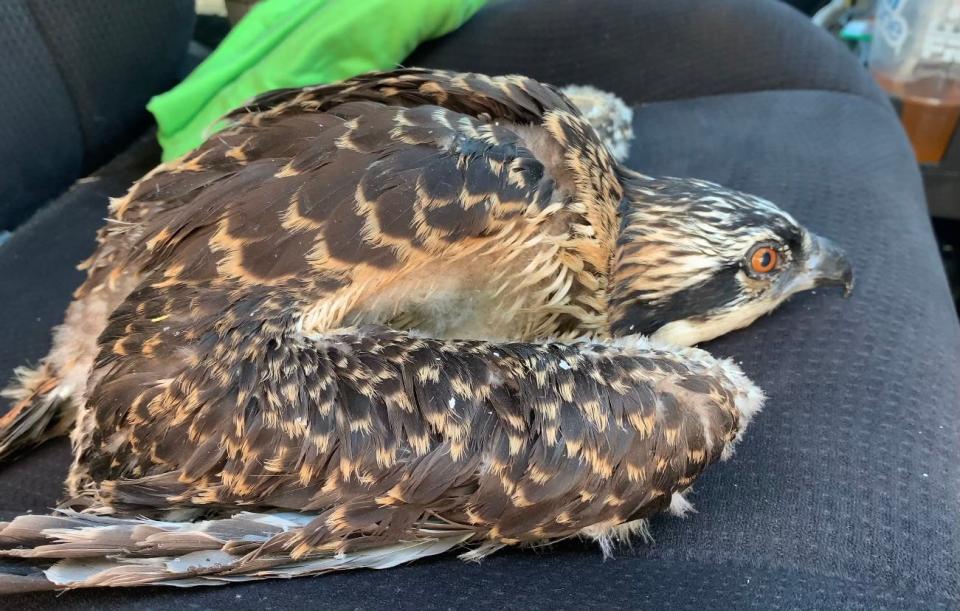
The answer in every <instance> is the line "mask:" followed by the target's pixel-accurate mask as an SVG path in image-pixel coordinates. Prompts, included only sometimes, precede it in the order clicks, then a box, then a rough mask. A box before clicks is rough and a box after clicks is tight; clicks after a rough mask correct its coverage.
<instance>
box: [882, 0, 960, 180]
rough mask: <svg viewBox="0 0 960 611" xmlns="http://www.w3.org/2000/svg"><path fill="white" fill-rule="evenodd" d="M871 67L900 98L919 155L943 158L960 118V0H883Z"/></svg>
mask: <svg viewBox="0 0 960 611" xmlns="http://www.w3.org/2000/svg"><path fill="white" fill-rule="evenodd" d="M870 70H871V71H872V72H873V75H874V77H875V78H876V79H877V81H878V82H879V83H880V85H881V86H882V87H883V88H884V89H886V90H887V92H889V93H890V94H892V95H894V96H896V97H897V98H899V99H900V101H901V104H902V109H901V115H900V118H901V121H902V122H903V126H904V128H905V129H906V131H907V135H908V136H909V137H910V141H911V142H912V143H913V148H914V151H915V152H916V154H917V160H918V161H920V162H921V163H937V162H939V161H940V159H941V158H942V157H943V154H944V152H946V149H947V145H948V144H949V142H950V137H951V135H952V134H953V131H954V129H956V126H957V120H958V119H960V0H880V1H879V2H878V4H877V13H876V23H875V26H874V35H873V43H872V47H871V50H870Z"/></svg>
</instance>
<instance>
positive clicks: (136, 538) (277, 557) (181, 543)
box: [0, 510, 474, 593]
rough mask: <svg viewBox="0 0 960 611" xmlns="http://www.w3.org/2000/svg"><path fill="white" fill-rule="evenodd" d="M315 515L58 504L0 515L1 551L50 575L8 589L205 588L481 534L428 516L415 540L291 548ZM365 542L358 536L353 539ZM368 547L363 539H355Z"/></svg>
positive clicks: (382, 563)
mask: <svg viewBox="0 0 960 611" xmlns="http://www.w3.org/2000/svg"><path fill="white" fill-rule="evenodd" d="M315 517H316V515H315V514H314V515H310V514H298V513H240V514H237V515H235V516H233V517H230V518H224V519H216V520H206V521H201V522H166V521H159V520H149V519H145V518H115V517H110V516H98V515H92V514H86V513H78V512H75V511H71V510H59V511H58V512H57V513H55V514H53V515H24V516H18V517H17V518H15V519H14V520H12V521H11V522H9V523H0V556H5V557H8V558H17V559H20V560H23V561H28V562H30V563H31V565H34V566H35V565H37V564H39V565H40V566H41V569H42V573H34V574H29V575H15V574H11V573H0V593H2V592H22V591H27V590H45V589H73V588H88V587H124V586H140V585H171V586H180V587H188V586H199V585H222V584H226V583H231V582H236V581H250V580H259V579H273V578H291V577H301V576H306V575H317V574H321V573H328V572H331V571H344V570H352V569H359V568H368V569H386V568H391V567H394V566H397V565H399V564H404V563H407V562H411V561H413V560H416V559H418V558H424V557H427V556H433V555H436V554H441V553H444V552H446V551H449V550H451V549H453V548H455V547H458V546H460V545H461V544H463V543H466V542H467V541H468V540H469V539H470V538H471V537H472V536H473V535H474V533H473V532H472V531H467V530H464V529H463V528H458V527H455V526H451V525H448V524H441V523H436V524H425V525H423V526H422V527H421V528H420V529H419V530H418V531H417V532H416V533H415V534H414V535H413V536H411V538H410V540H408V541H400V542H395V543H392V544H389V545H382V546H377V547H370V548H368V549H357V550H356V551H347V552H336V551H328V552H317V553H313V554H310V555H307V556H304V557H301V558H295V557H294V554H293V551H292V549H290V547H291V546H283V545H272V544H273V543H275V542H276V541H278V540H287V541H290V540H294V539H295V538H296V537H295V536H294V537H291V535H296V534H298V533H299V532H300V531H302V530H303V529H304V528H305V527H306V526H307V525H308V524H309V523H310V521H311V520H312V519H313V518H315ZM354 542H356V540H354ZM356 547H358V548H361V547H362V545H359V546H356Z"/></svg>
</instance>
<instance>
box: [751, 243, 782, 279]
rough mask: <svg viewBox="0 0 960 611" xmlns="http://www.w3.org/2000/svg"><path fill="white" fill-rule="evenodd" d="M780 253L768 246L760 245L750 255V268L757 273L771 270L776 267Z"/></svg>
mask: <svg viewBox="0 0 960 611" xmlns="http://www.w3.org/2000/svg"><path fill="white" fill-rule="evenodd" d="M779 259H780V253H778V252H777V250H776V249H775V248H771V247H770V246H760V247H759V248H757V249H755V250H754V251H753V254H752V255H750V268H751V269H752V270H753V271H754V272H756V273H758V274H766V273H769V272H772V271H773V270H774V269H775V268H776V267H777V261H778V260H779Z"/></svg>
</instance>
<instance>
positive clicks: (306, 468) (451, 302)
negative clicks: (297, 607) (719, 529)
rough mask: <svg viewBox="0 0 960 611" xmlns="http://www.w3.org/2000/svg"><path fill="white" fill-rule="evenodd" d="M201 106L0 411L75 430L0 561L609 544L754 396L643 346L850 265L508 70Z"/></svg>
mask: <svg viewBox="0 0 960 611" xmlns="http://www.w3.org/2000/svg"><path fill="white" fill-rule="evenodd" d="M228 120H229V121H230V122H231V125H229V126H228V127H227V128H226V129H225V130H223V131H221V132H219V133H217V134H216V135H214V136H212V137H211V138H210V139H209V140H208V141H207V142H206V143H205V144H204V145H203V146H201V147H200V148H199V149H197V150H196V151H194V152H192V153H190V154H188V155H186V156H185V157H184V158H182V159H180V160H177V161H175V162H172V163H168V164H165V165H162V166H160V167H158V168H157V169H156V170H154V171H153V172H151V173H150V174H148V175H147V176H146V177H144V178H143V179H142V180H141V181H140V182H138V183H137V184H136V185H135V186H134V187H133V188H132V189H131V191H130V193H129V194H128V195H127V196H126V197H124V198H122V199H119V200H116V201H115V202H113V205H112V209H111V218H110V220H109V222H108V224H107V225H106V227H104V228H103V229H102V230H101V232H100V234H99V236H98V237H99V246H98V249H97V251H96V252H95V253H94V255H93V256H92V257H91V258H90V260H88V261H87V263H86V269H87V271H88V278H87V281H86V282H85V283H84V284H83V285H82V286H81V287H80V288H79V289H78V291H77V293H76V296H75V297H76V298H75V300H74V302H73V303H72V304H71V305H70V308H69V310H68V312H67V316H66V321H65V323H64V325H63V326H62V327H60V328H59V329H58V330H57V331H56V334H55V345H54V348H53V350H52V352H51V354H50V355H49V356H48V357H47V359H46V360H45V361H44V362H43V364H42V366H41V368H40V369H39V370H38V371H36V372H33V373H32V374H25V375H24V376H23V378H22V385H21V388H20V389H18V390H17V391H16V392H15V394H16V396H17V397H18V399H19V401H18V403H17V404H16V405H15V406H14V408H13V410H12V411H11V412H10V413H9V414H8V415H7V416H6V417H5V418H4V419H3V420H2V421H0V431H2V433H3V437H2V440H3V446H2V451H10V450H12V449H14V448H16V447H18V446H23V445H26V444H29V443H35V442H36V441H38V440H40V439H43V438H46V437H49V436H52V435H55V434H60V433H63V432H65V431H66V430H68V429H72V433H71V434H72V439H73V445H74V452H75V462H74V464H73V467H72V469H71V473H70V476H69V478H68V482H67V484H68V490H69V494H70V497H71V498H70V501H69V502H70V505H71V506H73V507H78V506H80V507H85V508H86V511H85V512H84V513H75V512H72V511H69V510H63V511H61V512H60V513H58V514H56V515H53V516H21V517H19V518H16V519H15V520H14V521H12V522H11V523H9V524H7V525H5V526H4V527H3V528H0V548H3V549H2V552H0V553H2V554H4V555H7V556H16V557H22V558H28V559H33V560H35V561H37V562H38V563H45V564H43V566H44V572H43V573H42V574H41V573H38V574H36V575H34V576H32V577H21V578H19V579H20V580H21V581H23V580H27V581H28V582H29V583H27V584H24V583H19V584H13V581H12V580H15V579H17V578H14V577H11V576H8V577H6V578H4V579H2V580H0V587H3V585H2V584H4V583H6V584H8V587H10V588H13V587H18V588H22V587H47V588H71V587H85V586H99V585H104V586H107V585H110V586H119V585H137V584H144V583H176V584H180V585H190V584H198V583H211V582H213V583H220V582H227V581H233V580H237V579H260V578H266V577H271V576H294V575H304V574H314V573H320V572H325V571H330V570H339V569H345V568H355V567H375V568H383V567H387V566H393V565H395V564H397V563H400V562H405V561H408V560H412V559H415V558H418V557H422V556H426V555H431V554H436V553H440V552H442V551H445V550H447V549H451V548H454V547H457V546H461V545H466V546H469V547H471V548H472V551H470V552H469V553H468V555H469V556H471V557H479V556H482V555H483V554H486V553H489V552H491V551H493V550H496V549H498V548H500V547H502V546H505V545H513V544H522V543H531V542H537V541H543V540H552V539H559V538H563V537H568V536H571V535H588V536H592V537H595V538H597V539H599V540H601V541H602V542H608V541H609V540H610V539H611V538H612V537H616V536H620V535H624V534H628V533H630V532H633V531H635V530H637V529H639V528H642V527H643V525H644V524H645V523H644V522H643V521H644V520H645V519H646V518H648V517H649V516H651V515H653V514H655V513H657V512H659V511H662V510H664V509H666V508H668V507H671V506H673V507H674V508H675V509H677V510H681V509H682V508H683V507H684V506H685V503H684V501H683V499H682V496H680V495H682V493H683V492H684V491H685V490H686V489H687V488H688V487H689V486H690V484H691V483H692V482H693V481H694V480H695V479H696V477H697V476H698V475H699V474H700V473H701V472H702V471H703V470H704V469H705V468H706V467H707V466H708V465H709V464H711V463H713V462H714V461H716V460H718V459H720V458H721V457H726V456H729V455H730V454H731V452H732V448H733V445H734V444H735V442H736V441H737V440H738V439H739V438H740V436H741V435H742V434H743V431H744V429H745V427H746V425H747V423H748V422H749V421H750V418H751V417H752V416H753V414H754V413H755V412H756V411H757V410H758V409H760V406H761V403H762V395H761V393H760V391H759V390H758V389H757V388H756V387H755V386H754V385H753V384H751V383H750V381H749V380H748V379H747V378H746V377H745V376H744V375H743V374H742V373H741V372H740V370H739V369H738V368H737V367H736V366H735V365H734V364H733V363H732V362H730V361H725V360H720V359H715V358H713V357H711V356H710V355H709V354H707V353H706V352H704V351H702V350H698V349H694V348H677V347H671V344H682V345H692V344H695V343H697V342H700V341H703V340H706V339H709V338H712V337H716V336H718V335H721V334H723V333H726V332H728V331H730V330H732V329H736V328H739V327H742V326H744V325H747V324H749V323H750V322H752V321H753V320H754V319H756V318H757V317H758V316H760V315H762V314H764V313H766V312H769V311H770V310H772V309H773V308H775V307H776V306H777V305H778V304H779V303H781V302H782V301H783V300H784V299H785V298H787V297H788V296H789V295H791V294H793V293H796V292H797V291H800V290H804V289H806V288H810V287H812V286H817V285H822V284H837V283H839V284H844V285H846V286H847V287H848V288H849V287H850V285H851V283H852V276H851V272H850V267H849V264H847V262H846V260H845V259H844V258H843V256H842V254H841V253H840V252H839V251H838V250H837V249H836V248H835V247H833V246H832V245H831V244H829V243H828V242H826V241H825V240H823V239H822V238H819V237H817V236H815V235H813V234H811V233H809V232H808V231H806V230H805V229H804V228H803V227H801V226H799V225H798V224H797V223H796V222H795V221H794V220H793V219H792V218H791V217H790V216H789V215H787V214H786V213H784V212H783V211H781V210H779V209H777V208H776V207H775V206H774V205H772V204H770V203H769V202H767V201H765V200H762V199H760V198H757V197H754V196H749V195H745V194H742V193H737V192H734V191H730V190H727V189H724V188H723V187H720V186H718V185H715V184H711V183H707V182H703V181H695V180H682V179H664V178H651V177H648V176H644V175H641V174H638V173H636V172H632V171H630V170H628V169H626V168H624V167H623V166H621V165H620V164H619V163H618V162H616V161H615V160H614V159H613V158H612V157H611V154H610V153H609V152H608V150H607V148H606V147H605V146H604V144H603V142H602V141H601V140H600V139H599V138H598V136H597V135H596V133H595V132H594V130H593V129H592V128H591V126H590V125H589V123H588V122H587V121H585V120H584V118H583V117H582V116H581V114H580V113H579V112H578V110H577V108H576V107H575V106H574V105H573V104H572V103H571V102H570V101H569V100H568V99H567V98H566V97H564V96H563V95H561V94H560V93H558V92H557V90H555V89H553V88H551V87H549V86H547V85H543V84H541V83H538V82H536V81H532V80H530V79H527V78H523V77H519V76H509V77H498V78H490V77H486V76H483V75H476V74H455V73H448V72H438V71H427V70H400V71H396V72H391V73H380V74H370V75H364V76H360V77H357V78H354V79H351V80H348V81H345V82H343V83H339V84H335V85H325V86H318V87H310V88H305V89H293V90H282V91H276V92H272V93H269V94H266V95H264V96H261V97H260V98H258V99H256V100H255V101H253V102H252V103H251V104H250V105H249V106H247V107H246V108H243V109H240V110H238V111H236V112H234V113H233V114H232V115H231V116H230V117H229V118H228ZM641 334H643V335H648V336H650V337H651V339H650V340H648V339H644V337H643V335H641ZM241 510H243V512H241ZM284 512H286V513H284ZM290 512H296V513H290ZM139 516H151V517H154V518H157V519H156V520H145V519H142V518H140V517H139ZM173 516H176V517H177V518H178V519H183V518H197V517H200V516H205V517H208V518H211V519H209V520H207V521H201V522H182V521H169V520H171V519H172V517H173ZM165 520H166V521H165ZM54 563H55V564H54ZM11 584H13V585H11Z"/></svg>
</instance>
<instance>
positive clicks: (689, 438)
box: [90, 323, 758, 554]
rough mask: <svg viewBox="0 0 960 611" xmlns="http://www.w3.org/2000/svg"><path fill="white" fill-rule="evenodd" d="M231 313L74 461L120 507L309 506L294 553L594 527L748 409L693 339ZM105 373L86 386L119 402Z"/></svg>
mask: <svg viewBox="0 0 960 611" xmlns="http://www.w3.org/2000/svg"><path fill="white" fill-rule="evenodd" d="M231 326H232V328H231V330H230V331H227V332H225V333H224V334H223V335H222V336H221V337H220V338H218V339H217V340H216V344H215V345H216V347H222V346H229V352H230V354H231V355H234V356H233V357H230V358H228V359H227V360H226V362H224V360H222V357H221V360H215V359H206V360H202V361H200V362H196V363H192V364H191V365H190V366H189V367H188V368H186V369H184V370H183V371H182V372H181V373H180V374H179V375H177V376H176V377H175V378H174V379H173V380H171V381H169V383H164V384H160V385H158V386H157V387H156V388H155V390H154V391H153V392H152V393H149V394H147V395H142V396H140V397H132V398H130V399H131V403H132V405H133V408H132V409H131V410H130V411H129V412H127V413H126V414H125V415H123V416H122V417H121V418H117V419H114V420H110V421H106V422H103V423H102V426H103V428H104V430H117V431H118V433H117V436H116V437H115V438H110V437H105V438H103V439H101V440H99V441H100V443H99V444H98V445H96V446H95V449H94V450H93V452H92V454H91V456H90V459H91V462H92V464H93V465H94V468H95V470H96V472H97V473H98V475H99V476H100V477H104V478H106V479H105V481H103V482H101V489H102V494H103V495H104V497H105V499H106V500H107V501H108V502H109V503H110V504H112V505H113V506H115V507H119V508H121V509H123V510H126V511H131V512H137V513H139V512H143V511H144V510H152V509H162V508H170V507H178V506H179V507H183V506H189V505H212V506H214V507H216V506H220V507H223V506H228V507H229V506H236V505H253V506H258V507H280V508H288V509H297V510H303V511H316V512H319V516H318V517H317V518H316V519H315V520H314V521H313V522H312V523H311V525H310V527H308V528H307V529H305V530H304V531H302V532H299V533H298V534H297V535H296V541H294V542H292V543H291V542H290V541H287V542H285V543H284V544H285V545H287V544H290V545H292V544H296V545H297V546H298V547H297V550H299V551H297V552H296V553H297V554H301V553H307V552H309V551H311V550H315V549H322V550H326V551H331V550H334V549H336V550H338V551H343V550H346V549H356V548H357V546H359V547H367V546H371V545H383V544H387V543H392V542H395V541H397V540H399V539H409V538H410V537H414V536H419V535H418V533H420V532H421V531H422V530H425V529H426V528H425V526H424V524H425V523H427V522H430V523H435V522H436V521H437V520H439V521H440V522H444V523H448V524H450V525H455V526H456V527H458V528H461V529H463V530H465V531H468V532H473V533H474V540H488V541H491V542H493V543H496V544H502V543H514V542H521V541H533V540H539V539H545V538H555V537H563V536H567V535H570V534H574V533H578V532H580V531H582V530H584V529H588V528H592V529H593V530H594V531H598V532H601V533H602V532H603V530H604V529H612V528H614V527H616V526H618V525H620V524H622V523H624V522H628V521H631V520H636V519H641V518H646V517H648V516H650V515H651V514H653V513H656V512H657V511H660V510H662V509H663V508H665V507H666V506H667V505H668V504H669V503H670V500H671V497H672V495H673V493H674V492H678V491H683V490H684V489H686V487H687V486H689V485H690V483H691V482H692V481H693V480H694V479H695V478H696V477H697V476H698V475H699V474H700V473H701V472H702V470H703V469H704V468H705V467H706V466H707V465H709V464H710V463H712V462H714V461H715V460H717V459H718V458H719V457H720V456H721V455H722V454H723V453H724V450H726V449H728V448H729V447H730V445H731V444H732V442H733V441H734V440H735V438H736V437H737V435H738V432H739V431H740V429H741V428H742V427H743V426H744V425H745V422H746V420H747V419H749V416H750V415H751V414H752V411H753V409H755V408H756V407H758V406H757V405H756V402H757V400H758V399H757V393H756V391H755V389H754V388H753V387H752V385H750V384H749V382H746V381H745V380H744V379H742V378H741V377H740V374H739V372H738V371H737V370H736V368H735V367H733V366H732V365H730V364H729V363H722V362H718V361H715V360H714V359H712V358H710V357H709V356H708V355H706V353H704V352H702V351H687V352H686V353H685V354H683V355H678V354H676V353H671V352H665V351H662V350H657V349H654V348H650V347H648V346H646V345H643V344H639V345H633V346H614V345H608V344H590V343H584V344H574V345H564V344H542V345H533V344H517V343H501V344H494V343H488V342H467V341H448V342H442V341H438V340H432V339H424V338H417V337H411V336H410V335H407V334H405V333H401V332H397V331H391V330H387V329H383V328H362V329H358V330H356V331H352V332H346V331H345V332H342V333H333V334H329V335H328V336H326V337H323V338H322V339H315V340H314V339H308V338H304V337H297V336H296V335H295V334H293V335H287V334H280V335H277V336H275V337H269V336H264V335H263V334H262V328H260V329H256V330H255V329H253V328H251V327H249V326H246V325H244V324H243V323H238V324H237V325H236V326H233V325H231ZM211 345H213V343H212V344H211ZM214 351H216V348H214ZM227 364H228V366H226V365H227ZM111 384H112V381H111V380H110V379H109V377H108V379H107V380H105V382H104V383H103V384H101V387H100V388H99V389H98V391H97V392H96V393H95V394H94V396H93V397H92V398H91V401H92V402H93V403H94V404H99V405H101V406H105V405H107V404H109V403H110V402H112V401H116V400H117V399H121V398H122V399H127V398H128V397H125V396H123V397H117V396H114V392H113V390H112V389H111ZM110 427H113V429H111V428H110ZM137 475H139V476H140V477H135V476H137ZM598 529H599V530H598ZM291 536H292V535H291Z"/></svg>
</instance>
